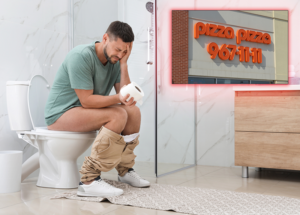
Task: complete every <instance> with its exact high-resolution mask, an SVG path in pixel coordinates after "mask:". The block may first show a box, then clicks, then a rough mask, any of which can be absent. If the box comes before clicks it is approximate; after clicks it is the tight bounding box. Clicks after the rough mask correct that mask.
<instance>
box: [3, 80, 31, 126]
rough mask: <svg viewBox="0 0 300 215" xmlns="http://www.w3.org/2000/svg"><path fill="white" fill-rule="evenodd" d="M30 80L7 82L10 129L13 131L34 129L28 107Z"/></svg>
mask: <svg viewBox="0 0 300 215" xmlns="http://www.w3.org/2000/svg"><path fill="white" fill-rule="evenodd" d="M29 84H30V81H8V82H6V102H7V112H8V118H9V124H10V129H11V130H13V131H20V130H23V131H24V130H25V131H28V130H32V129H33V125H32V122H31V118H30V114H29V109H28V99H27V93H28V87H29Z"/></svg>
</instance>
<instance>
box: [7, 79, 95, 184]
mask: <svg viewBox="0 0 300 215" xmlns="http://www.w3.org/2000/svg"><path fill="white" fill-rule="evenodd" d="M49 92H50V86H49V84H48V82H47V81H46V79H45V78H44V77H43V76H41V75H35V76H33V77H32V79H31V80H30V81H8V82H7V83H6V93H7V94H6V97H7V108H8V117H9V122H10V128H11V130H14V131H16V133H17V134H18V137H19V138H22V139H23V140H24V141H26V142H28V143H29V144H31V145H32V146H34V147H35V148H37V149H38V153H36V154H35V155H33V156H32V157H30V158H29V159H28V160H26V161H25V162H24V163H23V165H22V180H24V179H25V178H26V177H27V176H28V175H29V174H30V173H32V172H33V171H35V170H36V169H38V168H39V167H40V173H39V177H38V181H37V186H40V187H49V188H77V187H78V184H79V181H80V174H79V171H78V168H77V163H76V161H77V158H78V157H79V156H80V155H81V154H83V152H85V151H86V150H87V149H88V148H89V147H90V145H91V144H92V143H93V141H94V139H95V138H96V136H97V131H92V132H70V131H53V130H48V129H47V125H46V123H45V119H44V109H45V105H46V101H47V98H48V95H49Z"/></svg>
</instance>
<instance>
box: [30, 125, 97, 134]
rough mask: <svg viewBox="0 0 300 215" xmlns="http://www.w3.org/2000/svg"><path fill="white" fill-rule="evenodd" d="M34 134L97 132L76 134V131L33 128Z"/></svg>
mask: <svg viewBox="0 0 300 215" xmlns="http://www.w3.org/2000/svg"><path fill="white" fill-rule="evenodd" d="M32 131H33V132H36V133H44V134H93V133H96V132H97V131H89V132H76V131H56V130H49V129H48V128H47V127H35V130H32Z"/></svg>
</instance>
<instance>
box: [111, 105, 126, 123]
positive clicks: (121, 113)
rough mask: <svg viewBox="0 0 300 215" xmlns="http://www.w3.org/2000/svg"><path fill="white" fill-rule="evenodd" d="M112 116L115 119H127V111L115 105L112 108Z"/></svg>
mask: <svg viewBox="0 0 300 215" xmlns="http://www.w3.org/2000/svg"><path fill="white" fill-rule="evenodd" d="M113 118H114V119H117V120H124V121H127V118H128V113H127V111H126V110H124V109H123V108H121V107H116V108H115V110H114V114H113Z"/></svg>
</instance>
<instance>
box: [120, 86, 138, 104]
mask: <svg viewBox="0 0 300 215" xmlns="http://www.w3.org/2000/svg"><path fill="white" fill-rule="evenodd" d="M120 93H121V95H122V96H123V97H124V96H126V95H127V94H128V93H129V94H130V96H129V98H128V99H127V100H126V101H127V102H128V101H129V100H130V99H131V98H132V97H133V99H134V101H136V102H137V103H139V104H140V105H142V104H143V97H144V91H143V90H142V88H140V86H139V85H137V84H136V83H135V82H134V81H133V82H131V83H130V84H128V85H126V86H125V87H123V88H122V89H121V90H120Z"/></svg>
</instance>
